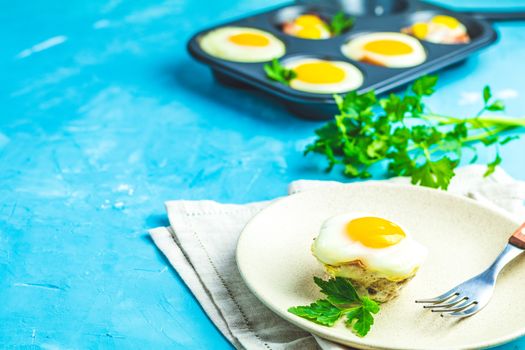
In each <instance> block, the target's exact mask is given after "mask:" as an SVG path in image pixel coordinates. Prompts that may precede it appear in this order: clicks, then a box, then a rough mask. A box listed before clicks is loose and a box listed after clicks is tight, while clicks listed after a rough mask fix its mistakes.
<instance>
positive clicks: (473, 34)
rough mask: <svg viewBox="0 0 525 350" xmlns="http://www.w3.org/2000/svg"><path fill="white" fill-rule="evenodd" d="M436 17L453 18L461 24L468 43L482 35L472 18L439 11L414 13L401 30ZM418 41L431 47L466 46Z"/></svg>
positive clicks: (480, 27)
mask: <svg viewBox="0 0 525 350" xmlns="http://www.w3.org/2000/svg"><path fill="white" fill-rule="evenodd" d="M437 15H445V16H449V17H453V18H455V19H457V20H458V21H459V22H461V23H462V24H463V25H464V26H465V27H466V28H467V33H468V35H469V37H470V41H473V40H475V39H477V38H478V37H480V36H481V35H482V34H483V27H482V26H481V25H480V24H479V23H478V22H477V21H476V20H473V19H472V18H465V17H463V16H458V15H454V14H452V13H446V12H440V11H417V12H414V13H412V14H411V15H410V16H409V17H408V19H407V21H406V22H405V23H404V25H403V28H407V27H410V26H412V25H413V24H414V23H416V22H428V21H430V20H431V19H432V17H434V16H437ZM418 40H421V41H424V42H426V43H430V44H433V45H447V46H449V45H468V43H438V42H433V41H428V40H425V39H419V38H418Z"/></svg>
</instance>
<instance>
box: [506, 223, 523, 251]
mask: <svg viewBox="0 0 525 350" xmlns="http://www.w3.org/2000/svg"><path fill="white" fill-rule="evenodd" d="M509 243H510V244H512V245H513V246H516V247H518V248H520V249H525V223H524V224H523V225H521V226H520V227H519V228H518V229H517V230H516V231H515V232H514V233H513V234H512V236H510V238H509Z"/></svg>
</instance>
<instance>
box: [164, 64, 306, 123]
mask: <svg viewBox="0 0 525 350" xmlns="http://www.w3.org/2000/svg"><path fill="white" fill-rule="evenodd" d="M161 69H162V71H161V74H163V77H164V79H165V80H166V81H167V82H168V84H169V85H171V86H172V87H177V88H180V87H182V88H184V89H185V90H186V91H189V92H191V93H192V94H194V95H196V96H198V97H200V98H203V99H206V100H207V101H208V102H211V103H216V104H217V105H220V106H221V107H227V108H230V109H234V110H236V111H238V112H240V113H243V114H245V115H247V116H252V117H254V118H257V119H260V120H263V121H268V122H271V123H276V124H283V125H284V124H286V125H288V124H290V123H291V122H304V120H301V119H298V118H296V117H294V116H293V114H291V113H290V112H288V111H287V110H286V108H285V107H284V106H283V105H282V104H281V103H280V102H279V101H278V100H277V99H276V98H273V97H272V96H269V95H268V94H266V93H264V92H262V91H258V90H256V89H252V88H246V87H232V86H228V85H224V84H222V83H220V82H219V81H217V80H216V79H215V78H213V76H212V74H211V72H210V71H209V69H207V68H205V67H202V65H199V64H198V63H197V62H195V61H192V60H189V59H188V60H179V61H178V62H176V63H173V64H167V65H165V66H163V67H162V68H161ZM210 77H211V78H212V79H211V83H210ZM166 78H167V79H166Z"/></svg>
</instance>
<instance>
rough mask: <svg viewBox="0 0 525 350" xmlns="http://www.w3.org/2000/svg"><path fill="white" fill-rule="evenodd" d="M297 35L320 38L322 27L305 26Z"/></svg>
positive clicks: (305, 37)
mask: <svg viewBox="0 0 525 350" xmlns="http://www.w3.org/2000/svg"><path fill="white" fill-rule="evenodd" d="M295 36H297V37H299V38H304V39H320V38H321V29H319V28H318V27H303V28H301V29H299V30H298V31H297V33H295Z"/></svg>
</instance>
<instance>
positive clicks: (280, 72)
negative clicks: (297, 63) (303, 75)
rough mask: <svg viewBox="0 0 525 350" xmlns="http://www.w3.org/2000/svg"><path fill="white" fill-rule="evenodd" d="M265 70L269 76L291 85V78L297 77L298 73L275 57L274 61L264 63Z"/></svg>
mask: <svg viewBox="0 0 525 350" xmlns="http://www.w3.org/2000/svg"><path fill="white" fill-rule="evenodd" d="M264 71H265V72H266V76H267V77H268V78H270V79H272V80H275V81H278V82H280V83H283V84H285V85H289V84H290V80H292V79H294V78H295V77H297V74H296V73H295V72H294V71H293V70H291V69H288V68H286V67H284V66H283V65H282V64H281V62H279V60H278V59H276V58H274V59H273V61H272V63H267V64H265V65H264Z"/></svg>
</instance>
